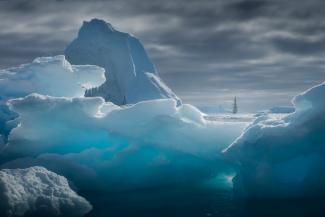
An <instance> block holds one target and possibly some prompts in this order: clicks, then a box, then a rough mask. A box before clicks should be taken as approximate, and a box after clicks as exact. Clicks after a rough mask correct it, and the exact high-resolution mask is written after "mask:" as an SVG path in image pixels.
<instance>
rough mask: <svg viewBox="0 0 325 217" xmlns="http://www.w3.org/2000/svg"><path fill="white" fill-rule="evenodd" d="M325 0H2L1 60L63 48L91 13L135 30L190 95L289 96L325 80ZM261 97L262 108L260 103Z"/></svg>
mask: <svg viewBox="0 0 325 217" xmlns="http://www.w3.org/2000/svg"><path fill="white" fill-rule="evenodd" d="M324 6H325V5H324V3H323V2H322V1H321V0H310V1H293V0H291V1H281V0H261V1H256V0H227V1H214V0H213V1H212V0H202V1H197V0H176V1H175V0H166V1H158V0H141V1H134V0H119V1H117V0H108V1H104V0H94V1H87V0H85V1H83V0H60V1H58V0H51V1H46V2H45V1H42V0H28V1H24V0H11V1H3V0H2V1H1V0H0V29H1V31H0V68H4V67H8V66H14V65H18V64H20V63H25V62H28V61H30V60H32V59H33V58H35V57H37V56H44V55H55V54H61V53H63V50H64V47H65V46H66V45H67V44H68V43H69V42H70V41H71V40H72V39H73V38H74V37H75V36H76V34H77V31H78V28H79V26H80V25H81V23H82V21H83V20H84V19H90V18H92V17H98V18H102V19H105V20H106V21H108V22H111V23H112V24H113V25H114V26H116V27H117V28H118V29H120V30H121V31H127V32H130V33H132V34H134V35H136V36H137V37H138V38H139V39H140V40H141V41H142V42H143V44H144V46H145V47H146V48H147V50H148V52H149V55H150V56H151V57H152V59H153V61H154V63H155V64H156V66H157V69H158V70H159V73H160V75H161V77H162V78H163V79H164V80H165V81H166V82H167V84H168V85H170V86H171V88H172V89H174V90H175V92H176V93H177V94H179V95H180V97H181V98H183V100H184V101H185V102H189V103H193V104H195V105H215V104H216V103H217V104H224V103H228V101H229V100H231V99H232V97H233V96H234V95H238V96H240V98H239V99H240V101H239V102H240V103H241V109H243V110H259V109H263V108H266V107H268V106H272V105H277V104H285V103H287V104H290V98H291V97H292V96H293V95H294V94H295V93H298V92H300V91H302V90H304V89H305V88H307V87H310V86H312V85H314V84H316V83H319V82H320V81H322V80H325V73H324V69H325V63H324V61H323V60H322V59H324V57H325V46H324V44H325V43H324V42H325V41H324V40H325V25H324V24H323V22H322V20H324V18H325V7H324ZM257 105H258V107H257Z"/></svg>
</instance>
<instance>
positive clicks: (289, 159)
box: [225, 83, 325, 197]
mask: <svg viewBox="0 0 325 217" xmlns="http://www.w3.org/2000/svg"><path fill="white" fill-rule="evenodd" d="M324 96H325V83H322V84H320V85H318V86H315V87H313V88H311V89H309V90H307V91H306V92H304V93H302V94H300V95H298V96H296V97H295V98H294V99H293V101H292V103H293V105H294V106H295V110H296V111H295V112H294V113H292V114H288V115H286V116H282V117H279V116H278V117H272V116H269V115H265V116H260V117H258V118H257V119H256V120H255V121H254V123H252V124H251V125H250V126H249V127H248V128H247V129H246V130H245V132H244V133H243V134H242V135H241V136H240V137H239V138H238V139H236V140H235V142H234V143H233V144H232V145H231V146H230V147H228V148H227V149H226V150H225V155H226V156H227V157H229V158H231V159H234V160H236V161H237V162H238V163H239V164H240V170H239V173H238V175H237V176H236V178H235V179H234V187H235V190H236V191H237V192H238V193H239V194H240V195H242V196H247V197H303V196H319V195H324V192H325V185H324V183H325V182H324V181H325V176H324V174H325V173H324V172H325V167H324V165H325V164H324V163H325V154H324V141H325V134H324V128H325V125H324V123H325V116H324V114H325V101H324Z"/></svg>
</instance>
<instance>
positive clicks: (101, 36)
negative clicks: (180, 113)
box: [65, 19, 181, 105]
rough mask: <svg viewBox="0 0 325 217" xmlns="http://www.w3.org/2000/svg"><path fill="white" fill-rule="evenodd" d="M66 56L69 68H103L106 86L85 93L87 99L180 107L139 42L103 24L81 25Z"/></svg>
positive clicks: (66, 51)
mask: <svg viewBox="0 0 325 217" xmlns="http://www.w3.org/2000/svg"><path fill="white" fill-rule="evenodd" d="M65 56H66V58H67V60H68V61H69V62H71V63H72V64H76V65H84V64H91V65H97V66H101V67H103V68H105V70H106V78H107V80H106V82H105V83H104V84H103V85H101V86H100V87H99V88H91V89H89V90H87V92H86V96H101V97H103V98H104V99H105V100H106V101H110V102H113V103H114V104H116V105H124V104H133V103H137V102H141V101H144V100H152V99H162V98H172V99H175V100H176V101H177V102H178V104H180V103H181V100H180V99H179V98H178V97H177V96H176V95H175V94H174V93H173V91H172V90H171V89H170V88H169V87H168V86H167V85H166V84H164V82H163V81H162V80H161V79H160V77H159V76H158V73H157V71H156V69H155V67H154V65H153V63H152V62H151V61H150V59H149V57H148V55H147V53H146V51H145V49H144V47H143V46H142V44H141V42H140V41H139V40H138V39H137V38H135V37H134V36H132V35H130V34H128V33H124V32H120V31H117V30H116V29H114V28H113V27H112V25H111V24H109V23H106V22H105V21H103V20H99V19H92V20H91V21H89V22H84V23H83V25H82V27H81V28H80V30H79V34H78V37H77V38H76V39H75V40H74V41H72V42H71V44H70V45H68V47H67V48H66V50H65Z"/></svg>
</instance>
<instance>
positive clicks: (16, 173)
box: [0, 167, 92, 217]
mask: <svg viewBox="0 0 325 217" xmlns="http://www.w3.org/2000/svg"><path fill="white" fill-rule="evenodd" d="M91 209H92V206H91V205H90V204H89V202H88V201H87V200H85V199H84V198H83V197H81V196H79V195H78V194H76V193H75V192H74V191H73V190H72V189H71V188H70V186H69V184H68V181H67V179H66V178H64V177H62V176H59V175H57V174H55V173H53V172H51V171H48V170H47V169H45V168H44V167H31V168H27V169H14V170H11V169H3V170H0V215H1V216H6V217H14V216H49V217H50V216H67V217H68V216H69V217H78V216H80V217H81V216H84V215H85V214H86V213H88V212H89V211H90V210H91Z"/></svg>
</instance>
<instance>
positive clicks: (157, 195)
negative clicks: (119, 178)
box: [83, 188, 325, 217]
mask: <svg viewBox="0 0 325 217" xmlns="http://www.w3.org/2000/svg"><path fill="white" fill-rule="evenodd" d="M83 194H84V196H86V198H87V199H88V200H89V201H90V202H91V203H92V204H93V206H94V209H93V210H92V211H91V212H90V213H89V214H88V215H86V216H87V217H214V216H218V217H255V216H256V217H257V216H261V217H282V216H283V217H318V216H319V217H325V201H324V200H322V199H302V200H284V199H281V200H249V201H248V200H239V199H234V198H233V194H232V191H224V190H218V189H194V188H158V189H157V188H155V189H141V190H133V191H123V192H106V193H99V192H84V193H83Z"/></svg>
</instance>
